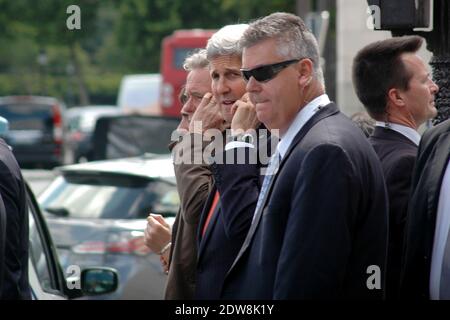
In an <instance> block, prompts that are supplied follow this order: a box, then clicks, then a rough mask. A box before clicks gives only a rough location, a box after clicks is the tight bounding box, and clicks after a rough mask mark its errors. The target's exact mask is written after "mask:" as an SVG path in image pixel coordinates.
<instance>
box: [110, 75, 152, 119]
mask: <svg viewBox="0 0 450 320" xmlns="http://www.w3.org/2000/svg"><path fill="white" fill-rule="evenodd" d="M160 89H161V75H160V74H159V73H151V74H130V75H126V76H124V77H123V78H122V81H121V82H120V88H119V93H118V96H117V106H118V107H119V109H120V110H122V112H124V113H137V114H147V115H160V114H161V108H160V105H159V91H160Z"/></svg>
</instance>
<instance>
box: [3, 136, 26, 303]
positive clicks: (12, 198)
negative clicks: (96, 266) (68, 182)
mask: <svg viewBox="0 0 450 320" xmlns="http://www.w3.org/2000/svg"><path fill="white" fill-rule="evenodd" d="M0 194H1V196H2V198H3V203H4V205H5V209H6V220H7V221H6V244H5V259H4V267H5V268H4V274H3V276H4V278H3V287H2V288H1V292H0V299H14V300H17V299H30V298H31V293H30V287H29V284H28V241H29V239H28V210H27V201H26V194H25V184H24V182H23V178H22V174H21V172H20V168H19V165H18V164H17V161H16V159H15V158H14V156H13V154H12V152H11V150H10V149H9V147H8V145H7V144H6V143H5V142H4V141H3V140H2V139H0Z"/></svg>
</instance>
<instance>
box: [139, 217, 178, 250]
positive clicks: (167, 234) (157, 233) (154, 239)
mask: <svg viewBox="0 0 450 320" xmlns="http://www.w3.org/2000/svg"><path fill="white" fill-rule="evenodd" d="M171 238H172V230H171V229H170V226H169V225H168V224H167V222H166V221H165V220H164V218H163V217H162V216H161V215H159V214H150V215H149V216H148V217H147V228H145V231H144V240H145V245H146V246H147V247H149V248H150V250H152V251H153V252H155V253H159V252H161V250H162V249H163V248H164V247H165V246H166V245H167V244H168V243H169V242H170V240H171Z"/></svg>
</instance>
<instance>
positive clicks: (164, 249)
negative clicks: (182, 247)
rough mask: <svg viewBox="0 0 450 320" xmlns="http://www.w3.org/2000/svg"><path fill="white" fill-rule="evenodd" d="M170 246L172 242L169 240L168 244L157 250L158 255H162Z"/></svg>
mask: <svg viewBox="0 0 450 320" xmlns="http://www.w3.org/2000/svg"><path fill="white" fill-rule="evenodd" d="M171 246H172V242H169V243H168V244H166V245H165V246H164V247H163V248H162V249H161V251H159V252H158V254H159V255H160V256H161V255H163V254H164V253H166V252H167V250H169V249H170V247H171Z"/></svg>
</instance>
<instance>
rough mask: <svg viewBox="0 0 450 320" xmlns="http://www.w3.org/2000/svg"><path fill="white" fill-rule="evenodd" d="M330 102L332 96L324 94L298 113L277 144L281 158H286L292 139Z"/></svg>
mask: <svg viewBox="0 0 450 320" xmlns="http://www.w3.org/2000/svg"><path fill="white" fill-rule="evenodd" d="M329 103H330V98H328V95H326V94H323V95H321V96H318V97H317V98H315V99H314V100H313V101H311V102H310V103H308V104H307V105H306V106H304V107H303V108H302V109H301V110H300V111H299V112H298V113H297V116H296V117H295V119H294V121H292V123H291V125H290V126H289V128H288V130H287V131H286V133H285V134H284V135H282V136H281V137H280V138H281V140H280V142H279V143H278V145H277V150H278V152H279V153H280V156H281V158H284V155H285V154H286V152H287V150H288V149H289V146H290V145H291V143H292V140H294V138H295V136H296V135H297V133H299V131H300V130H301V129H302V127H303V126H304V125H305V123H307V122H308V120H309V119H311V118H312V117H313V115H314V114H315V113H316V112H317V111H319V110H320V108H321V107H324V106H326V105H327V104H329Z"/></svg>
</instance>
